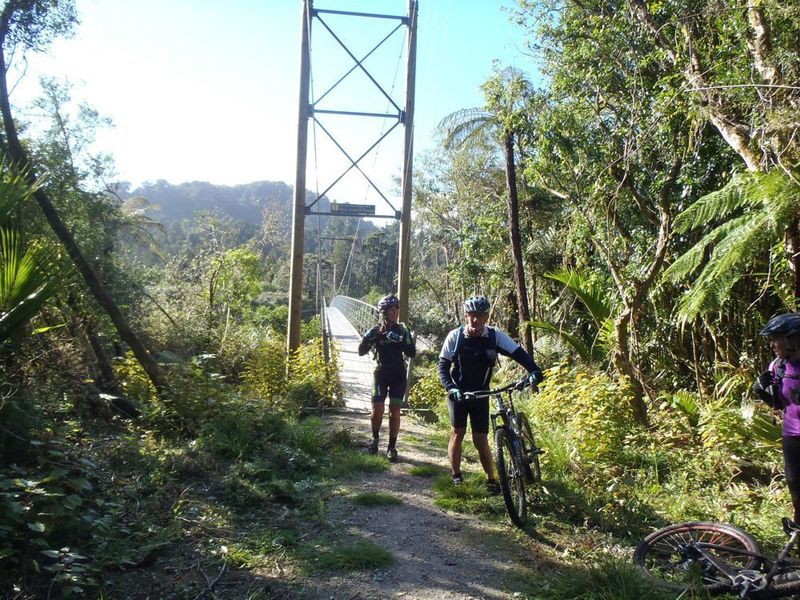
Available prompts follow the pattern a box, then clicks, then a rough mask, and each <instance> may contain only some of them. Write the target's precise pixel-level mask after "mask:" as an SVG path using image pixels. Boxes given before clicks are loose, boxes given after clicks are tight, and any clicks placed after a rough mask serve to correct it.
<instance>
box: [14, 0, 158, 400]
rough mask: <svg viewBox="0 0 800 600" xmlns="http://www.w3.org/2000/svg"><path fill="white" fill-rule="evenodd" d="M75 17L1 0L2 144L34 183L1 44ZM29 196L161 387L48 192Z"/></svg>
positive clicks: (52, 7) (31, 42)
mask: <svg viewBox="0 0 800 600" xmlns="http://www.w3.org/2000/svg"><path fill="white" fill-rule="evenodd" d="M76 21H77V18H76V14H75V7H74V3H73V2H72V1H71V0H65V1H61V2H51V1H48V0H9V1H7V2H6V3H5V5H4V7H3V12H2V14H0V113H1V114H2V117H3V127H4V131H5V134H6V139H5V144H6V148H5V150H6V152H7V154H8V156H9V158H10V159H11V160H12V161H13V162H14V163H15V164H17V165H20V166H24V167H25V172H26V173H27V174H28V178H29V181H30V183H31V185H36V183H37V176H36V171H35V169H34V167H33V165H32V164H31V161H30V159H29V157H28V154H27V152H26V150H25V148H24V147H23V145H22V144H21V143H20V140H19V136H18V134H17V129H16V125H15V123H14V119H13V115H12V112H11V104H10V101H9V94H8V81H7V78H6V73H7V72H8V64H7V62H6V49H7V48H20V49H22V51H25V50H33V51H36V50H41V49H42V48H44V47H46V45H47V44H49V42H50V41H51V40H52V39H53V38H54V37H57V36H59V35H65V34H69V33H70V32H71V31H72V28H73V26H74V24H75V23H76ZM34 197H35V198H36V201H37V203H38V204H39V207H40V208H41V210H42V212H43V213H44V215H45V218H46V219H47V221H48V223H49V224H50V227H51V228H52V229H53V232H54V233H55V234H56V236H57V237H58V239H59V240H60V241H61V243H62V244H63V245H64V247H65V249H66V250H67V253H68V254H69V256H70V258H71V259H72V261H73V263H74V264H75V266H76V268H77V269H78V271H79V272H80V274H81V275H82V277H83V279H84V281H85V282H86V285H87V287H88V288H89V290H90V291H91V293H92V295H93V296H94V297H95V299H96V300H97V302H98V304H100V306H101V307H102V308H103V310H105V312H106V313H107V314H108V316H109V318H110V319H111V320H112V322H113V323H114V325H115V327H116V329H117V331H118V333H119V335H120V337H121V338H122V339H123V340H124V341H125V342H126V343H127V344H128V345H129V346H130V348H131V350H132V351H133V353H134V355H135V356H136V358H137V360H138V361H139V363H140V364H141V365H142V368H143V369H144V370H145V372H146V373H147V375H148V377H149V378H150V381H151V382H152V383H153V385H154V386H155V388H156V389H158V390H162V389H163V388H164V381H163V377H162V374H161V370H160V369H159V367H158V364H157V363H156V361H155V360H154V359H153V357H152V356H150V353H149V352H148V351H147V349H146V348H145V347H144V344H143V343H142V342H141V340H140V339H139V337H138V336H137V335H136V333H135V332H134V331H133V329H132V328H131V327H130V325H129V324H128V322H127V319H126V318H125V316H124V315H123V313H122V311H121V310H120V309H119V307H118V306H117V304H116V303H115V302H114V299H113V298H112V297H111V295H110V294H109V293H108V290H106V288H105V286H104V285H103V284H102V282H101V281H100V279H99V278H98V277H97V275H96V273H95V272H94V269H93V268H92V266H91V264H90V263H89V262H88V261H87V260H86V258H85V257H84V256H83V253H82V252H81V250H80V248H79V247H78V245H77V243H76V242H75V240H74V238H73V236H72V234H71V233H70V231H69V229H68V228H67V226H66V225H65V223H64V221H63V220H62V219H61V217H60V215H59V214H58V211H57V210H56V208H55V206H54V205H53V202H52V201H51V199H50V197H49V196H48V194H47V193H46V192H45V191H44V190H43V189H42V188H41V187H38V188H37V189H36V191H35V193H34Z"/></svg>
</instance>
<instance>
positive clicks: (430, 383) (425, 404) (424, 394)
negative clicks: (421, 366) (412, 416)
mask: <svg viewBox="0 0 800 600" xmlns="http://www.w3.org/2000/svg"><path fill="white" fill-rule="evenodd" d="M444 397H445V393H444V388H443V387H442V382H441V380H440V379H439V375H437V374H435V373H433V374H430V375H426V376H425V377H422V378H421V379H420V380H419V381H417V382H416V383H415V384H414V385H413V386H412V388H411V390H410V391H409V392H408V404H409V406H411V407H412V408H428V409H432V408H435V407H436V406H437V405H439V404H441V403H442V401H443V400H444Z"/></svg>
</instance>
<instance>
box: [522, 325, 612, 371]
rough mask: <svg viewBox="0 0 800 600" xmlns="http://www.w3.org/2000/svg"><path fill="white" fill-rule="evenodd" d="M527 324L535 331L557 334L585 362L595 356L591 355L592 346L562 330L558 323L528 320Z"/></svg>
mask: <svg viewBox="0 0 800 600" xmlns="http://www.w3.org/2000/svg"><path fill="white" fill-rule="evenodd" d="M528 324H529V325H530V326H531V327H533V328H534V329H535V330H537V331H543V332H545V333H550V334H553V335H555V336H557V337H558V338H560V339H561V340H563V341H564V342H566V343H567V344H569V346H571V347H572V349H573V350H575V352H577V353H578V355H579V356H580V357H581V358H582V359H583V360H585V361H587V362H589V361H591V360H592V359H593V358H597V357H595V356H592V354H593V348H591V347H590V346H589V345H588V344H586V343H585V342H584V341H583V340H582V339H580V338H579V337H577V336H575V335H572V334H571V333H568V332H566V331H564V330H563V329H562V328H561V327H559V326H558V325H554V324H553V323H548V322H546V321H528Z"/></svg>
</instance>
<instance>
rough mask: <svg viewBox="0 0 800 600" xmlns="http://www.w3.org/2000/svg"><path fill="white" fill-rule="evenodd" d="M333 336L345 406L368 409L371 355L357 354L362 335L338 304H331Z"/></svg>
mask: <svg viewBox="0 0 800 600" xmlns="http://www.w3.org/2000/svg"><path fill="white" fill-rule="evenodd" d="M327 314H328V323H329V325H330V329H331V336H332V337H333V338H334V339H336V341H337V342H338V343H339V369H340V375H341V381H342V386H343V387H344V401H345V406H346V407H347V408H348V409H350V410H354V411H359V412H369V411H370V409H371V400H370V398H371V396H372V371H373V370H374V369H375V362H374V361H373V360H372V356H371V355H370V354H367V355H366V356H359V355H358V343H359V342H360V341H361V335H360V334H359V332H357V331H356V330H355V328H354V327H353V326H352V325H351V324H350V321H348V320H347V319H346V318H345V317H344V315H343V314H342V313H341V312H340V311H339V310H338V309H336V308H328V309H327Z"/></svg>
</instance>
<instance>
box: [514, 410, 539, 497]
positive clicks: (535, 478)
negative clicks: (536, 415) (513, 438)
mask: <svg viewBox="0 0 800 600" xmlns="http://www.w3.org/2000/svg"><path fill="white" fill-rule="evenodd" d="M517 418H518V419H519V420H518V424H519V430H520V437H521V438H522V459H523V462H524V467H525V475H527V476H528V481H529V482H530V483H535V484H538V483H539V482H540V481H541V480H542V470H541V468H540V467H539V452H540V450H539V448H538V447H537V446H536V440H535V439H534V437H533V429H531V424H530V423H529V422H528V417H526V416H525V415H524V414H518V415H517Z"/></svg>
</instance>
